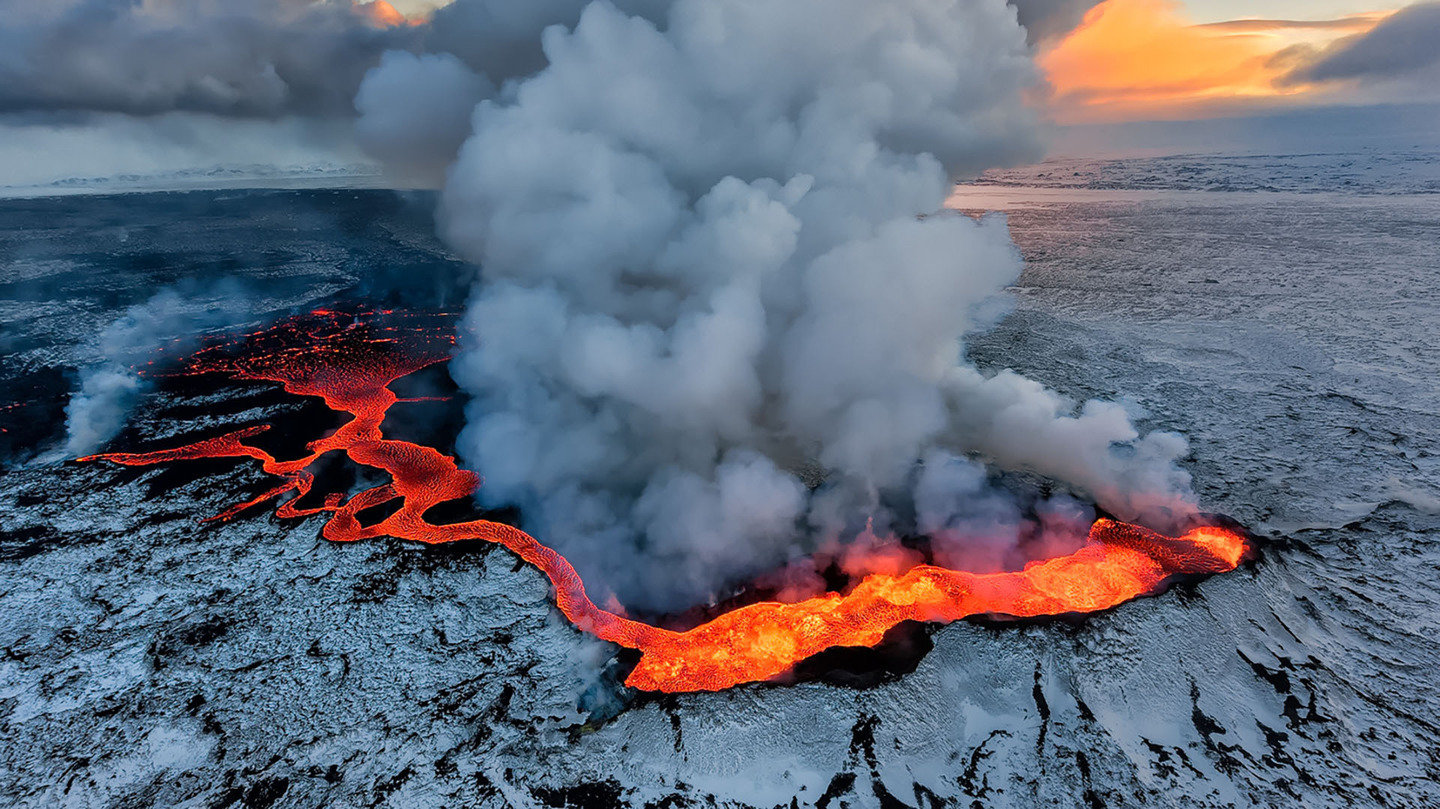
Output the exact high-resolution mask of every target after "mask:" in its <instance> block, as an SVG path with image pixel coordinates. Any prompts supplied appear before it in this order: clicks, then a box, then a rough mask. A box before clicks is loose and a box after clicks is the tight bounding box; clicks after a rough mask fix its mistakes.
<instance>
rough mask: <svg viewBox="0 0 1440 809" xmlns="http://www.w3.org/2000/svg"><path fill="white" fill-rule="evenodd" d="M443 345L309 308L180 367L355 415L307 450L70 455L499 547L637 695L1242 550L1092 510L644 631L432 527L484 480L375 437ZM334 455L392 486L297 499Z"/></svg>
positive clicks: (563, 569) (464, 534) (343, 533)
mask: <svg viewBox="0 0 1440 809" xmlns="http://www.w3.org/2000/svg"><path fill="white" fill-rule="evenodd" d="M382 315H383V316H382ZM454 342H455V341H454V338H453V336H452V332H451V329H450V323H449V321H448V318H445V317H443V316H423V315H394V314H393V313H388V312H386V313H378V314H371V315H360V316H356V315H349V314H343V313H339V312H334V311H330V310H317V311H316V312H313V313H311V314H310V315H309V316H306V317H302V318H296V319H292V320H288V321H284V322H282V323H280V324H278V325H276V326H274V327H271V328H269V329H266V330H263V331H260V332H257V333H255V334H252V335H249V336H248V337H246V338H244V339H242V340H240V341H237V342H233V343H223V344H219V345H213V346H210V347H208V348H205V349H203V350H201V351H199V352H198V353H196V354H195V355H194V356H192V357H190V358H189V359H188V360H186V361H185V362H184V363H183V365H182V369H181V373H183V374H187V375H188V374H208V373H221V374H228V375H230V376H232V377H233V378H236V379H240V380H248V381H257V382H278V383H280V384H281V385H283V386H284V389H285V391H287V392H289V393H291V394H295V395H298V396H318V397H321V398H322V399H323V400H324V402H325V404H326V405H327V406H328V407H329V408H330V409H331V410H334V411H336V412H338V413H344V414H349V415H350V416H351V419H350V420H349V421H348V422H346V423H345V424H344V425H343V426H341V427H340V428H339V429H337V430H335V431H334V432H333V433H332V434H330V435H328V436H326V437H324V438H321V439H319V440H316V441H313V442H311V443H309V444H308V445H306V450H307V452H306V454H305V455H303V456H302V457H298V458H295V459H293V460H284V461H282V460H279V459H277V458H276V457H275V456H274V455H272V454H271V453H270V452H268V451H266V450H264V449H261V448H258V447H256V446H254V445H253V444H251V443H247V440H248V439H252V438H254V437H255V436H257V435H258V434H260V433H262V432H264V431H265V430H267V429H268V426H265V425H261V426H251V427H246V428H244V429H241V430H237V431H234V432H231V433H227V434H225V435H221V436H217V437H214V438H208V439H205V440H201V441H197V442H194V443H191V444H187V445H185V446H181V447H176V448H173V449H166V450H159V451H155V452H146V453H107V454H103V455H95V456H89V457H86V458H82V459H80V460H82V461H94V460H107V461H111V462H113V463H117V464H123V465H126V466H148V465H153V464H162V463H169V462H173V461H182V460H194V459H203V458H252V459H255V460H258V461H260V463H261V465H262V466H263V468H264V470H265V471H266V472H267V473H269V474H271V475H274V476H276V477H278V478H279V479H280V481H281V482H280V483H279V484H278V485H276V486H275V487H274V488H272V489H270V490H269V491H266V492H265V493H263V494H261V495H260V496H258V497H255V498H253V499H250V500H246V501H243V502H239V503H236V504H234V505H233V506H231V507H230V508H228V509H226V510H225V511H223V512H222V513H220V514H219V515H216V516H214V517H211V518H209V519H210V520H229V519H232V518H234V517H236V516H237V515H239V514H240V513H241V512H242V511H244V510H246V509H249V508H251V507H254V506H256V505H259V504H261V503H263V502H266V501H269V500H273V499H277V498H281V497H282V496H284V495H287V494H289V495H291V497H289V498H288V499H286V500H284V501H283V502H281V504H280V505H279V507H278V508H277V509H276V514H277V515H278V516H280V517H286V518H293V517H306V516H312V515H315V514H319V513H322V512H328V513H329V514H330V515H331V516H330V519H329V521H328V522H326V524H325V526H324V529H323V535H324V536H325V538H326V539H329V540H333V541H336V542H353V541H356V540H362V539H372V538H376V537H395V538H399V539H405V540H413V541H416V542H424V543H428V544H440V543H448V542H457V541H462V540H474V539H480V540H485V541H487V542H494V543H498V544H500V545H504V546H505V547H506V548H508V549H509V550H511V551H512V552H514V553H515V554H517V555H519V556H520V557H521V558H522V559H524V560H525V561H526V562H528V563H530V564H531V565H533V566H534V567H536V568H538V569H539V570H540V571H541V572H543V573H544V574H545V575H546V576H547V577H548V578H549V579H550V581H551V583H552V584H553V585H554V588H555V598H556V603H557V605H558V606H559V608H560V611H561V612H562V613H564V615H565V617H566V618H568V619H569V620H570V621H571V622H572V623H573V624H574V625H575V626H577V627H578V628H580V629H581V630H583V631H585V632H589V633H591V634H593V635H595V636H596V637H599V638H602V639H604V640H607V641H610V642H612V643H616V644H619V645H621V646H624V647H627V648H630V649H634V650H637V651H639V652H640V653H641V657H640V660H639V662H638V664H637V665H636V667H635V668H634V670H633V671H632V672H631V673H630V675H629V677H628V679H627V680H626V684H627V685H629V686H631V687H634V688H638V689H642V690H648V691H664V692H686V691H716V690H721V689H725V688H729V687H731V686H735V685H738V684H741V683H750V682H759V681H764V680H770V679H774V678H777V677H781V676H784V675H785V674H786V673H787V672H789V671H791V670H792V669H793V668H794V667H795V666H796V664H797V663H799V662H801V661H803V660H805V659H807V658H809V657H811V656H813V655H816V654H818V653H820V652H822V651H825V650H826V649H831V648H834V647H873V646H875V645H877V644H879V643H880V641H881V639H882V638H883V636H884V635H885V634H886V632H887V631H889V630H890V629H892V628H893V627H895V626H897V625H898V624H901V623H903V622H906V621H920V622H949V621H955V620H958V619H961V618H966V617H969V616H1005V617H1018V618H1033V617H1041V616H1055V615H1062V614H1067V613H1089V612H1095V611H1099V610H1105V609H1109V608H1111V607H1114V606H1116V605H1118V604H1121V603H1123V602H1126V601H1129V600H1131V599H1134V598H1136V597H1139V596H1145V595H1150V594H1154V593H1157V592H1159V591H1160V590H1162V589H1163V588H1164V587H1165V585H1166V584H1167V583H1168V582H1170V581H1172V580H1173V579H1175V578H1176V577H1178V576H1185V575H1201V574H1212V573H1221V572H1226V571H1230V570H1233V569H1235V568H1236V567H1237V566H1238V565H1239V564H1240V563H1241V562H1242V561H1243V560H1244V558H1245V557H1246V556H1247V554H1249V553H1250V545H1249V543H1248V542H1247V540H1246V539H1245V537H1243V536H1242V535H1240V534H1239V533H1237V532H1235V531H1232V530H1229V529H1226V528H1221V527H1214V526H1203V527H1197V528H1194V529H1192V530H1190V531H1189V532H1188V533H1186V534H1184V535H1183V536H1180V537H1177V538H1171V537H1166V536H1163V535H1161V534H1158V533H1156V532H1154V531H1150V530H1148V529H1146V528H1142V527H1140V526H1136V525H1129V524H1126V523H1121V522H1116V521H1113V520H1109V519H1100V520H1098V521H1096V522H1095V523H1094V525H1093V526H1092V528H1091V530H1090V533H1089V541H1088V543H1087V544H1086V545H1085V546H1084V547H1082V548H1081V549H1080V550H1078V551H1077V552H1075V553H1072V554H1069V555H1066V556H1059V557H1055V558H1051V559H1048V560H1043V561H1038V562H1033V563H1031V564H1029V565H1027V566H1026V567H1025V568H1024V569H1023V570H1020V571H1012V572H999V573H973V572H967V571H964V570H951V569H947V568H944V567H939V566H936V565H930V564H922V565H919V566H916V567H913V568H911V569H910V570H908V571H907V572H903V573H900V574H895V575H891V574H881V573H873V574H871V575H869V576H866V577H865V578H864V579H863V580H862V581H860V582H859V583H858V584H856V585H855V586H854V587H852V588H850V589H849V590H848V591H846V592H843V593H840V592H831V593H826V594H824V595H822V596H818V597H814V598H810V599H807V600H803V601H799V602H796V603H779V602H762V603H755V604H750V605H748V606H744V607H740V608H738V609H734V610H731V611H729V612H726V613H724V614H722V615H719V616H718V617H715V618H714V619H713V620H710V621H708V622H707V623H704V624H702V625H700V626H697V627H694V628H692V629H689V630H686V631H674V630H670V629H665V628H661V627H657V626H653V625H650V624H647V623H643V622H640V621H636V620H632V619H630V618H627V617H625V616H623V615H620V614H617V613H616V612H614V611H611V610H607V609H602V608H601V607H599V606H597V605H596V604H595V603H594V602H592V601H591V600H590V598H589V597H588V596H587V595H586V591H585V586H584V583H583V582H582V581H581V580H580V577H579V575H578V574H577V573H576V571H575V569H574V567H572V565H571V564H570V563H569V562H568V561H567V560H566V559H565V558H564V557H563V556H561V555H560V554H558V553H556V552H555V551H554V550H551V549H550V548H548V547H546V546H545V545H543V544H541V542H540V541H538V540H537V539H536V538H535V537H532V536H530V535H529V534H528V533H526V532H524V531H522V530H520V529H518V528H515V527H513V526H510V525H506V524H504V523H499V522H494V521H490V520H471V521H465V522H456V523H449V524H436V523H434V522H431V521H430V520H429V519H427V517H426V514H427V512H429V511H430V509H431V508H432V507H434V506H437V505H439V504H441V503H445V502H448V501H453V500H460V499H468V498H470V497H471V496H472V495H473V494H474V493H475V492H476V490H477V489H478V488H479V486H480V484H481V479H480V477H479V476H477V475H476V474H474V473H472V472H469V471H466V470H463V469H460V468H459V467H458V465H457V464H456V461H455V459H454V458H452V457H450V456H447V455H445V454H443V453H441V452H440V451H438V450H436V449H434V448H431V447H427V446H422V445H419V444H416V443H412V442H408V441H400V440H394V439H387V438H385V436H384V433H383V431H382V423H383V422H384V420H385V418H386V414H387V412H388V411H389V410H390V408H391V407H392V406H393V405H395V404H396V403H397V402H402V401H413V400H405V399H401V398H400V397H399V396H398V395H397V394H396V393H395V392H394V391H393V390H392V389H391V387H390V386H391V384H392V383H394V382H395V381H396V380H399V379H401V378H402V377H405V376H408V375H410V374H412V373H415V372H417V371H420V370H421V369H424V368H427V367H429V366H432V365H435V364H437V363H443V362H445V361H447V360H448V358H449V356H450V352H451V350H452V348H453V346H454ZM332 452H340V453H344V454H345V455H346V456H348V457H349V459H350V460H352V461H354V462H355V463H358V464H361V465H363V466H367V467H371V468H374V469H377V470H381V471H383V472H384V473H386V474H388V475H389V476H390V478H391V481H390V482H389V483H386V484H383V485H380V486H376V487H373V488H369V489H366V490H364V491H361V492H359V493H357V494H354V495H352V496H350V497H349V498H348V499H347V498H346V497H345V496H344V495H342V494H340V493H332V494H329V495H328V496H327V497H326V499H325V500H324V502H323V504H322V505H319V506H316V507H312V508H305V507H301V506H300V505H298V504H299V503H300V501H301V499H302V498H303V497H305V496H306V495H307V494H308V493H309V492H310V491H311V489H312V487H313V486H314V485H315V473H314V466H315V464H316V462H317V461H319V460H320V459H321V458H322V456H325V455H327V454H329V453H332ZM395 501H398V502H399V508H398V510H393V511H392V512H391V513H389V516H386V517H385V518H384V519H382V520H380V521H379V522H376V523H374V524H372V525H365V524H363V523H362V520H361V517H360V515H361V513H362V512H364V511H366V510H367V509H371V508H374V507H378V506H385V505H387V504H388V505H390V506H391V507H393V506H394V504H395Z"/></svg>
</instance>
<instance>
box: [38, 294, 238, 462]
mask: <svg viewBox="0 0 1440 809" xmlns="http://www.w3.org/2000/svg"><path fill="white" fill-rule="evenodd" d="M253 309H254V307H253V306H252V305H251V304H250V303H249V297H248V296H247V295H246V294H245V292H244V290H243V289H242V288H241V286H240V285H239V283H238V282H235V281H233V280H226V281H221V282H218V283H215V284H212V285H208V286H205V287H195V288H185V289H179V288H169V289H163V290H161V291H160V292H157V293H156V294H155V295H154V296H152V297H151V298H150V299H149V300H147V301H145V302H144V303H140V304H136V305H135V306H132V307H130V308H129V309H128V310H126V312H125V314H124V315H122V316H120V317H119V318H118V319H116V320H115V321H114V322H113V323H111V324H110V325H109V326H108V327H106V329H105V330H104V331H103V332H101V334H100V337H99V348H100V355H101V360H100V361H99V362H97V363H95V364H93V365H91V366H89V367H87V368H84V369H82V370H81V372H80V387H79V389H78V390H77V391H76V392H75V393H74V394H73V395H72V396H71V397H70V403H69V404H68V405H66V407H65V445H64V448H63V452H64V456H65V457H68V458H75V457H79V456H82V455H89V454H91V453H93V452H95V451H96V450H98V449H100V448H101V447H102V446H104V445H105V444H106V442H108V441H109V440H110V439H112V438H114V437H115V436H116V435H117V434H118V433H119V432H120V429H121V428H122V427H124V426H125V421H126V418H127V416H128V415H129V413H130V411H131V409H132V408H133V407H134V406H135V404H136V402H137V401H138V400H139V399H140V397H141V395H142V394H143V393H144V392H145V391H146V390H147V389H148V388H149V383H148V381H147V380H146V379H144V378H143V377H141V376H140V375H139V374H138V373H137V372H136V368H137V366H140V365H143V364H144V363H145V362H146V361H147V360H149V359H151V358H152V357H153V355H154V353H155V352H156V351H157V350H159V349H161V348H166V347H168V348H172V349H178V348H183V345H184V344H186V343H188V342H189V341H191V340H193V339H194V338H195V337H196V336H197V335H198V334H200V333H201V332H203V331H206V330H208V329H214V328H218V327H221V326H227V325H234V324H235V323H237V322H240V321H241V320H243V319H245V318H246V317H248V316H250V315H251V314H252V312H253Z"/></svg>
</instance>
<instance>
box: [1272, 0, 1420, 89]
mask: <svg viewBox="0 0 1440 809" xmlns="http://www.w3.org/2000/svg"><path fill="white" fill-rule="evenodd" d="M1437 67H1440V3H1416V4H1414V5H1412V6H1407V7H1405V8H1402V9H1400V10H1399V11H1397V12H1395V13H1394V14H1393V15H1391V16H1389V17H1387V18H1386V19H1384V20H1383V21H1381V22H1380V23H1379V24H1378V25H1376V26H1375V27H1374V28H1373V29H1371V30H1370V31H1369V32H1367V33H1365V34H1362V35H1360V36H1356V37H1351V38H1348V39H1344V40H1341V41H1339V42H1336V43H1335V44H1334V45H1332V46H1330V47H1329V48H1327V49H1325V50H1323V51H1321V52H1320V53H1319V54H1317V55H1316V56H1315V57H1314V59H1313V60H1311V61H1310V62H1309V63H1308V64H1305V65H1304V66H1302V67H1300V68H1298V69H1297V70H1295V71H1294V72H1293V73H1291V74H1290V75H1289V76H1288V77H1287V78H1288V81H1290V82H1291V83H1303V82H1325V81H1343V80H1355V79H1361V80H1371V81H1375V80H1390V79H1405V78H1413V77H1416V76H1417V75H1419V74H1422V73H1424V74H1429V75H1432V76H1433V75H1434V73H1435V70H1436V68H1437Z"/></svg>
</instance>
